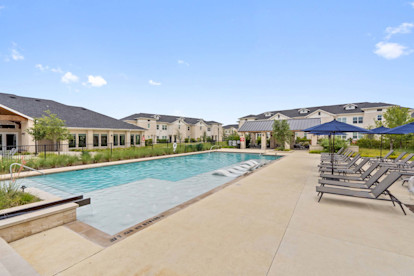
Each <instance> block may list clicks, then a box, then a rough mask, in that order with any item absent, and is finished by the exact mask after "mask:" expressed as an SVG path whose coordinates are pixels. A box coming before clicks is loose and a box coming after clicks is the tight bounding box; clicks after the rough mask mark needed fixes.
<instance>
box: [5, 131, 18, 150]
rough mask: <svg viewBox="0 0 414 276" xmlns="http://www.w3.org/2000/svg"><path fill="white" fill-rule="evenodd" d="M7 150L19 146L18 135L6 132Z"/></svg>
mask: <svg viewBox="0 0 414 276" xmlns="http://www.w3.org/2000/svg"><path fill="white" fill-rule="evenodd" d="M5 142H6V150H11V149H14V148H16V147H17V135H16V134H6V141H5Z"/></svg>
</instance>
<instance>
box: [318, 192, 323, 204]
mask: <svg viewBox="0 0 414 276" xmlns="http://www.w3.org/2000/svg"><path fill="white" fill-rule="evenodd" d="M322 196H323V193H321V196H320V197H319V200H318V202H319V201H321V199H322Z"/></svg>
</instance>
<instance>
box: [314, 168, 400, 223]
mask: <svg viewBox="0 0 414 276" xmlns="http://www.w3.org/2000/svg"><path fill="white" fill-rule="evenodd" d="M400 177H401V174H400V173H398V172H392V173H391V174H389V175H388V176H387V177H386V178H384V179H383V180H382V181H380V182H379V183H378V185H377V186H375V188H373V189H369V190H368V191H358V190H353V189H344V188H334V187H326V186H317V187H316V191H317V192H318V193H320V196H319V200H318V202H320V201H321V199H322V196H323V195H324V194H333V195H342V196H350V197H356V198H365V199H377V200H384V201H391V202H392V204H393V205H394V206H395V202H396V203H398V204H399V205H400V207H401V210H402V211H403V213H404V215H406V213H405V210H404V208H403V206H402V203H401V201H399V200H398V199H397V198H396V197H395V196H394V195H392V194H391V193H390V191H389V190H388V188H389V187H390V186H391V185H392V184H394V183H395V182H396V181H397V180H398V179H399V178H400ZM381 195H384V196H389V198H390V199H387V198H380V196H381Z"/></svg>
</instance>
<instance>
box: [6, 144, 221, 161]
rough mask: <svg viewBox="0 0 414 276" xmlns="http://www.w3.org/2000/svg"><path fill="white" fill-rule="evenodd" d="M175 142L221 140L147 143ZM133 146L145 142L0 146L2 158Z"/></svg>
mask: <svg viewBox="0 0 414 276" xmlns="http://www.w3.org/2000/svg"><path fill="white" fill-rule="evenodd" d="M174 144H176V145H177V147H178V148H182V147H186V146H189V145H196V144H211V145H218V144H219V142H217V141H211V142H205V143H203V142H195V143H192V142H189V143H170V142H168V141H167V142H162V143H156V144H154V143H147V144H146V145H145V147H146V148H152V149H154V148H173V147H174ZM133 147H144V143H143V142H142V144H138V145H136V144H131V143H126V142H125V143H118V144H114V143H107V144H105V145H101V144H96V143H92V144H87V143H85V144H80V145H77V146H76V147H74V146H73V145H71V144H68V143H65V144H63V143H55V144H51V143H49V144H39V145H38V144H36V145H18V146H0V149H1V150H0V157H2V158H19V157H23V156H26V157H28V156H38V155H43V156H46V155H47V154H48V153H55V154H61V153H62V154H68V153H76V152H84V151H104V150H110V151H111V153H112V151H114V150H116V149H122V148H133Z"/></svg>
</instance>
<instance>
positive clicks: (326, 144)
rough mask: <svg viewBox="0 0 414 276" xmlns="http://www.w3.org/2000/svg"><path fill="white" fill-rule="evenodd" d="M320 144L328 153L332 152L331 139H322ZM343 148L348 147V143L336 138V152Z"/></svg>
mask: <svg viewBox="0 0 414 276" xmlns="http://www.w3.org/2000/svg"><path fill="white" fill-rule="evenodd" d="M319 144H320V145H321V146H322V147H323V148H324V150H327V151H329V150H330V148H329V139H327V138H324V139H321V140H320V141H319ZM342 147H347V141H346V140H343V139H340V138H335V151H337V150H339V149H340V148H342Z"/></svg>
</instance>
